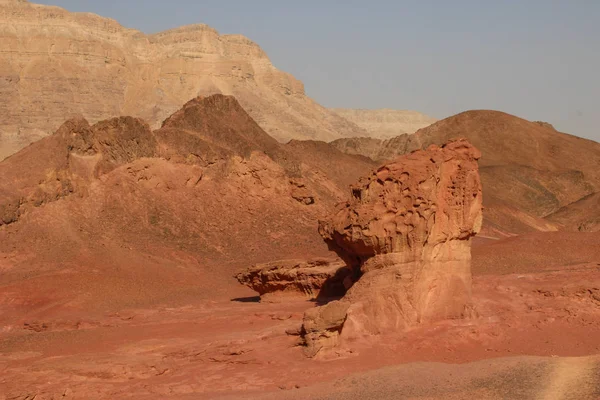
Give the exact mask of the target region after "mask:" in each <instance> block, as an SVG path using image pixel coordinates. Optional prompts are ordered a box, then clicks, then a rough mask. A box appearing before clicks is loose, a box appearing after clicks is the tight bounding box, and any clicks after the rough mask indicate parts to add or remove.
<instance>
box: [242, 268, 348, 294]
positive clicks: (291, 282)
mask: <svg viewBox="0 0 600 400" xmlns="http://www.w3.org/2000/svg"><path fill="white" fill-rule="evenodd" d="M236 278H237V280H238V281H239V282H240V283H241V284H243V285H246V286H248V287H249V288H251V289H252V290H254V291H256V292H258V294H259V295H260V297H261V300H262V301H272V302H275V301H281V300H284V299H303V300H312V299H317V298H332V297H341V296H343V295H344V293H345V292H346V290H347V288H348V287H350V286H351V285H352V278H351V270H350V268H348V267H347V266H346V264H345V263H344V262H343V261H342V260H339V259H336V258H315V259H311V260H280V261H273V262H269V263H265V264H256V265H253V266H252V267H250V268H248V269H247V270H245V271H243V272H240V273H239V274H237V275H236Z"/></svg>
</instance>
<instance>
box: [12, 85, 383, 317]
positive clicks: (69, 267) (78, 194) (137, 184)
mask: <svg viewBox="0 0 600 400" xmlns="http://www.w3.org/2000/svg"><path fill="white" fill-rule="evenodd" d="M307 143H309V144H310V143H311V142H307ZM319 147H320V150H319V152H320V154H326V155H327V156H326V157H314V154H315V152H313V151H312V150H311V148H310V147H309V148H308V149H304V150H303V149H302V148H301V147H300V146H297V145H294V144H290V145H284V144H281V143H279V142H277V141H276V140H275V139H273V138H271V137H270V136H269V135H267V134H266V133H265V132H264V131H263V130H262V129H261V128H260V127H259V126H258V124H256V122H254V121H253V120H252V118H251V117H250V116H249V115H248V114H247V113H246V112H245V111H244V109H243V108H242V107H241V106H240V104H239V103H238V102H237V101H236V100H235V99H234V98H233V97H229V96H223V95H213V96H210V97H206V98H197V99H194V100H192V101H190V102H188V103H187V104H186V105H185V106H184V107H183V108H182V109H181V110H179V111H177V112H175V113H174V114H173V115H172V116H171V117H169V118H168V119H167V120H166V121H165V122H164V123H163V124H162V127H161V128H160V129H158V130H155V131H152V130H151V129H150V126H149V125H148V124H146V123H145V122H144V121H143V120H141V119H137V118H132V117H119V118H113V119H109V120H105V121H100V122H98V123H96V124H93V125H90V124H89V123H88V122H87V121H86V120H85V119H82V118H76V119H72V120H69V121H67V122H66V123H64V124H63V125H62V126H61V127H60V129H58V131H57V132H56V133H54V134H53V135H50V136H48V137H46V138H44V139H41V140H40V141H38V142H35V143H34V144H32V145H30V146H28V147H26V148H25V149H23V150H21V151H20V152H18V153H16V154H15V155H13V156H11V157H8V158H7V159H6V160H4V161H2V162H0V254H1V256H0V271H2V275H3V278H4V279H3V287H2V290H3V292H2V293H3V294H5V295H7V296H9V297H10V298H12V300H11V303H10V306H9V305H8V304H7V303H6V302H5V300H3V299H7V298H8V297H6V298H5V297H0V305H1V306H2V307H3V310H4V311H3V313H4V314H3V315H4V316H3V317H2V318H4V317H6V318H10V316H11V315H12V316H18V315H23V313H25V312H33V313H35V312H37V311H35V310H38V308H39V307H40V305H41V304H46V305H49V304H51V305H52V307H53V310H54V311H52V313H55V312H56V313H60V312H62V311H64V309H65V308H64V307H65V304H66V303H69V304H79V305H84V306H85V307H87V310H88V311H89V312H93V311H94V310H98V309H105V308H108V309H111V307H114V306H115V305H117V306H123V305H129V306H132V305H135V304H137V303H139V302H144V304H149V303H152V302H153V301H164V300H165V299H171V300H173V301H177V299H185V298H189V296H192V297H194V298H208V297H210V296H215V295H218V294H219V293H221V294H222V293H223V292H227V290H229V289H231V286H234V288H237V286H236V285H235V283H234V281H233V279H232V278H231V276H232V274H233V272H234V271H235V270H236V269H238V268H240V267H242V266H248V265H250V264H251V263H256V262H266V261H271V260H273V259H277V258H287V257H306V256H322V255H327V254H328V252H327V248H326V246H325V245H324V244H323V243H322V240H321V239H320V237H319V235H318V233H317V221H318V219H319V218H320V217H321V216H322V215H324V214H326V213H327V212H328V210H329V209H330V208H331V207H332V206H333V205H334V204H335V203H337V202H338V201H340V200H341V199H343V198H344V196H345V195H346V194H347V183H348V182H354V181H355V180H356V179H357V178H358V177H359V176H361V175H364V174H366V173H367V172H368V171H370V170H371V169H372V168H373V167H374V163H373V162H372V161H370V160H368V159H366V158H364V157H355V156H349V155H346V154H343V153H341V152H339V151H338V150H336V149H334V148H333V147H331V146H330V145H328V144H326V143H321V142H320V143H319ZM322 160H324V161H322ZM33 249H35V251H34V250H33ZM65 283H68V284H65ZM40 288H43V289H40ZM233 292H235V290H234V291H233ZM25 298H27V299H28V300H27V301H26V302H25V303H23V302H21V300H23V301H25V300H24V299H25ZM15 299H16V300H15ZM19 299H21V300H19ZM36 299H37V300H36ZM72 302H75V303H72ZM68 307H71V306H68ZM68 307H67V308H68ZM76 307H79V306H76ZM42 308H43V307H42ZM61 310H62V311H61ZM71 311H72V310H71ZM13 312H14V314H13ZM40 312H41V311H40ZM2 318H0V320H2Z"/></svg>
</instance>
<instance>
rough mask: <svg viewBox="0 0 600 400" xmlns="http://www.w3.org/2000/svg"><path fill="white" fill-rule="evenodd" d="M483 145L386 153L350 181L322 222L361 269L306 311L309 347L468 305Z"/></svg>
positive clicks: (453, 313) (326, 234)
mask: <svg viewBox="0 0 600 400" xmlns="http://www.w3.org/2000/svg"><path fill="white" fill-rule="evenodd" d="M479 157H480V153H479V151H478V150H477V149H475V148H474V147H473V146H472V145H471V144H470V143H469V142H467V141H466V140H458V141H454V142H450V143H448V144H446V145H445V146H443V147H437V146H435V145H433V146H430V147H429V148H428V149H427V150H419V151H416V152H413V153H411V154H409V155H406V156H403V157H400V158H398V159H396V160H395V161H393V162H390V163H388V164H386V165H384V166H382V167H380V168H379V169H378V170H377V171H375V172H374V173H373V174H372V175H371V176H369V177H367V178H362V179H361V180H360V181H359V183H358V184H357V185H355V186H353V187H352V188H351V192H352V197H351V198H350V200H349V201H348V202H347V203H345V204H343V205H342V206H341V207H340V208H339V209H338V210H337V211H336V213H335V214H334V215H333V216H332V217H331V218H330V219H328V220H326V221H321V222H320V226H319V232H320V234H321V235H322V237H323V238H324V239H325V241H326V242H327V243H328V245H329V247H330V248H331V249H332V250H335V251H336V252H337V253H338V254H339V255H340V257H342V258H343V259H344V260H345V261H346V262H347V263H348V264H349V265H350V266H351V267H352V268H353V269H354V271H355V273H357V274H362V276H361V277H360V279H359V280H358V282H356V284H354V286H353V287H352V288H351V289H350V290H349V291H348V293H347V294H346V295H345V296H344V298H342V299H341V300H340V301H336V302H332V303H329V304H327V305H326V306H323V307H320V308H315V309H312V310H310V311H308V312H307V313H306V314H305V317H304V331H303V334H304V339H305V342H306V345H307V348H306V353H307V355H308V356H315V355H316V354H317V353H319V351H320V350H322V349H323V348H328V347H331V346H334V345H337V344H339V343H340V342H341V341H344V340H348V339H350V340H351V339H354V338H356V337H360V336H368V335H373V334H379V333H385V332H393V331H397V330H402V329H405V328H407V327H409V326H411V325H415V324H418V323H423V322H429V321H435V320H441V319H448V318H460V317H462V316H465V315H466V313H468V312H469V310H470V301H471V263H470V259H471V252H470V246H471V237H472V236H474V235H475V234H476V233H477V232H478V231H479V230H480V228H481V222H482V193H481V182H480V179H479V172H478V165H477V160H478V159H479Z"/></svg>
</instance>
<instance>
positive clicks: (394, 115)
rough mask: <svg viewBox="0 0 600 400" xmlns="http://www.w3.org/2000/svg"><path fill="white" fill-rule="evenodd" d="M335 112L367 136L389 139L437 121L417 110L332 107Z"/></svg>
mask: <svg viewBox="0 0 600 400" xmlns="http://www.w3.org/2000/svg"><path fill="white" fill-rule="evenodd" d="M332 111H334V112H335V113H336V114H338V115H340V116H342V117H344V118H346V119H347V120H348V121H351V122H353V123H355V124H356V125H358V126H359V127H360V128H363V129H365V130H366V131H367V132H368V134H369V137H372V138H375V139H389V138H392V137H395V136H398V135H401V134H403V133H414V132H416V131H418V130H419V129H421V128H425V127H427V126H429V125H431V124H433V123H435V122H436V121H437V119H435V118H432V117H430V116H427V115H425V114H422V113H420V112H417V111H409V110H392V109H389V108H383V109H378V110H365V109H349V108H332Z"/></svg>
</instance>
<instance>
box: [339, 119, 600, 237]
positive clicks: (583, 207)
mask: <svg viewBox="0 0 600 400" xmlns="http://www.w3.org/2000/svg"><path fill="white" fill-rule="evenodd" d="M458 137H465V138H467V139H468V140H469V141H470V142H471V143H473V145H474V146H476V147H477V148H478V149H480V150H481V153H482V157H481V160H480V173H481V180H482V184H483V189H484V192H485V194H486V196H485V198H484V206H485V213H484V216H485V218H484V232H485V234H486V235H489V236H493V237H505V236H510V235H514V234H522V233H526V232H535V231H556V230H582V231H586V230H587V231H591V230H598V229H599V227H598V219H599V218H600V214H598V206H597V204H598V202H597V199H598V193H599V192H600V170H599V169H598V165H600V144H599V143H597V142H594V141H591V140H586V139H582V138H579V137H576V136H572V135H568V134H565V133H561V132H558V131H556V130H555V129H554V128H553V127H552V125H550V124H548V123H543V122H530V121H527V120H524V119H522V118H518V117H515V116H513V115H509V114H506V113H503V112H499V111H489V110H475V111H467V112H464V113H460V114H457V115H455V116H452V117H449V118H446V119H444V120H441V121H438V122H436V123H434V124H433V125H431V126H428V127H426V128H423V129H420V130H419V131H417V132H416V133H414V134H412V135H400V136H396V137H394V138H391V139H387V140H379V139H372V138H347V139H338V140H336V141H334V142H332V144H333V145H334V146H335V147H336V148H338V149H339V150H341V151H343V152H345V153H348V154H358V155H363V156H366V157H369V158H371V159H373V160H378V161H380V162H382V161H384V160H390V159H393V158H395V157H397V156H398V155H402V154H406V153H408V152H410V151H413V150H416V149H423V148H427V147H428V146H429V145H431V144H438V145H441V144H443V143H446V142H447V141H448V140H451V139H454V138H458Z"/></svg>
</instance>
